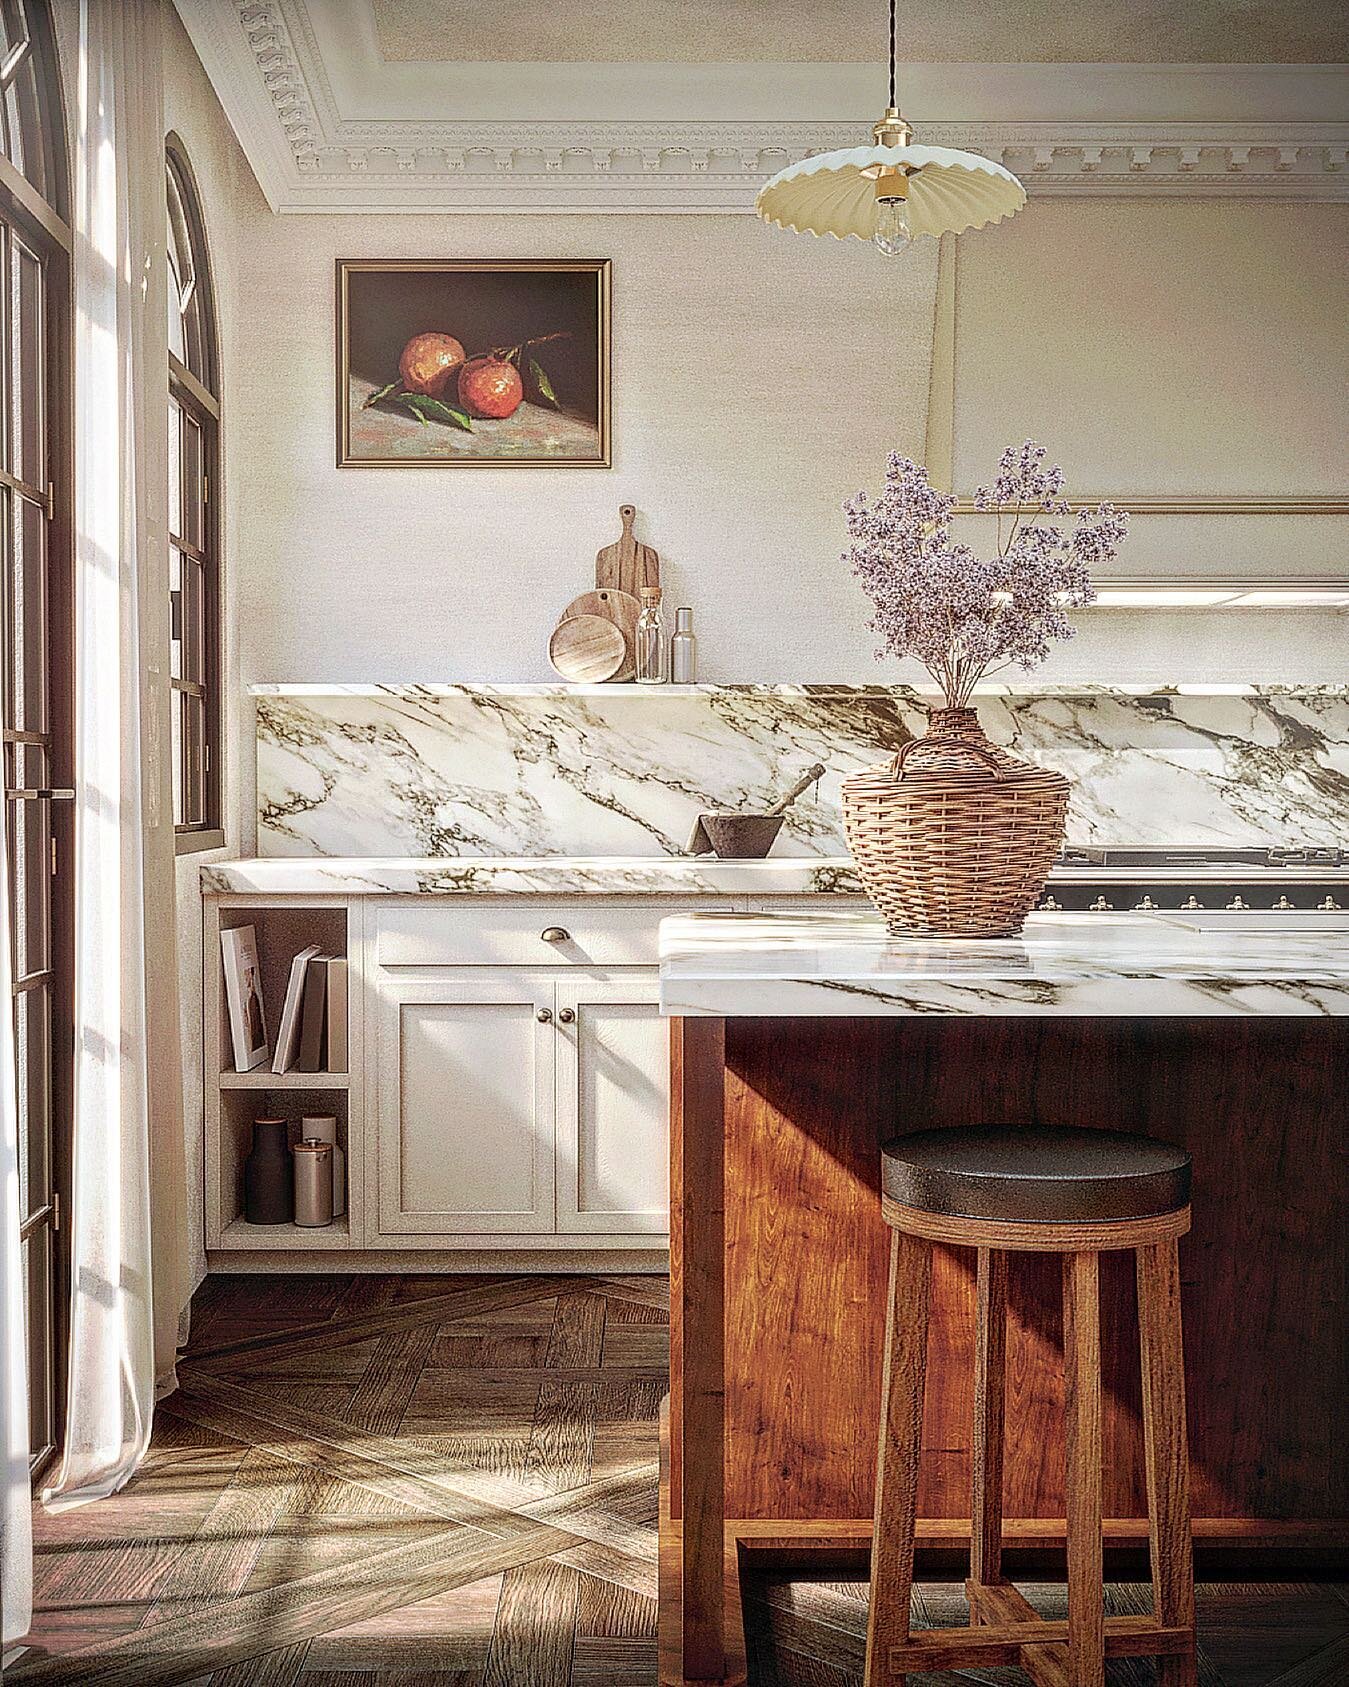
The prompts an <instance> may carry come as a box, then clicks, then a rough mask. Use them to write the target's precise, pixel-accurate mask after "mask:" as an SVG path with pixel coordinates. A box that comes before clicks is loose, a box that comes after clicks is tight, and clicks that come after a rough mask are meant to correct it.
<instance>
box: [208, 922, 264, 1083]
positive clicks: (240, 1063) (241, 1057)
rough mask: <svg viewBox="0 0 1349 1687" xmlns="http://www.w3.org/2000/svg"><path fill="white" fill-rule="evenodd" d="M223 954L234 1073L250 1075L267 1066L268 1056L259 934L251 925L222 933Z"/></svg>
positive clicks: (221, 946) (221, 945)
mask: <svg viewBox="0 0 1349 1687" xmlns="http://www.w3.org/2000/svg"><path fill="white" fill-rule="evenodd" d="M220 954H221V960H222V962H223V964H224V969H225V1000H226V1002H227V1004H228V1006H229V1020H230V1042H231V1044H232V1047H233V1052H234V1070H235V1071H236V1072H251V1071H252V1070H253V1068H254V1067H255V1066H262V1065H263V1064H265V1062H266V1059H267V1054H268V1049H267V1015H266V1012H265V1011H264V1009H263V1005H262V971H261V969H260V968H259V966H258V938H257V932H256V931H255V930H254V928H253V927H252V926H235V927H234V928H233V929H227V930H225V931H222V932H221V933H220Z"/></svg>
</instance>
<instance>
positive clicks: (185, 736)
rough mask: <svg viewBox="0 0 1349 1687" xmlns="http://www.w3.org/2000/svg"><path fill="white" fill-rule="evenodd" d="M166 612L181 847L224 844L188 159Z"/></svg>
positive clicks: (203, 282)
mask: <svg viewBox="0 0 1349 1687" xmlns="http://www.w3.org/2000/svg"><path fill="white" fill-rule="evenodd" d="M166 180H167V194H168V287H167V292H168V328H167V333H168V349H169V418H168V426H169V437H168V454H169V611H170V629H169V631H170V670H169V671H170V685H171V687H172V692H173V713H172V722H171V727H172V746H173V773H174V776H173V808H174V823H175V827H176V829H177V832H178V836H179V847H180V848H192V847H196V848H206V847H209V846H210V845H211V844H213V843H215V842H217V841H219V831H220V768H219V752H218V742H219V721H220V696H219V673H220V659H219V629H220V621H219V602H220V557H219V524H218V522H217V520H216V518H215V510H214V506H213V504H212V482H213V481H214V479H215V468H216V462H217V458H218V453H219V438H220V432H219V429H220V406H219V394H218V391H217V388H216V355H215V329H214V310H213V300H212V294H211V284H210V267H209V263H208V258H207V252H206V241H205V234H204V230H203V226H202V220H201V211H200V205H199V202H198V198H197V193H196V187H195V184H194V182H193V178H192V172H191V169H190V167H189V165H188V163H187V159H186V156H185V155H184V154H183V152H182V151H181V148H180V147H179V146H178V144H177V143H176V142H174V141H173V140H172V139H171V141H170V145H169V149H168V157H167V170H166Z"/></svg>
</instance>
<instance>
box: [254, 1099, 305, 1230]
mask: <svg viewBox="0 0 1349 1687" xmlns="http://www.w3.org/2000/svg"><path fill="white" fill-rule="evenodd" d="M288 1136H289V1127H288V1126H287V1124H286V1121H285V1120H284V1119H254V1121H253V1149H252V1152H251V1153H250V1154H249V1156H248V1158H247V1159H246V1160H245V1161H244V1217H245V1219H246V1220H247V1221H248V1223H249V1224H289V1223H290V1221H291V1219H292V1218H293V1217H294V1214H295V1197H294V1185H293V1181H292V1177H291V1167H290V1154H289V1153H288V1152H287V1138H288Z"/></svg>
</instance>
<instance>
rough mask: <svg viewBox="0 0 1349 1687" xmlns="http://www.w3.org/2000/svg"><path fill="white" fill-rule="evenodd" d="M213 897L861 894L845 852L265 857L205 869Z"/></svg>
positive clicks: (203, 879)
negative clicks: (733, 856) (719, 856)
mask: <svg viewBox="0 0 1349 1687" xmlns="http://www.w3.org/2000/svg"><path fill="white" fill-rule="evenodd" d="M201 888H202V890H203V891H204V892H205V893H206V894H207V895H208V896H238V895H250V896H251V895H271V896H659V897H672V896H750V897H755V896H830V895H850V896H855V895H860V894H861V889H862V887H861V884H860V882H859V881H858V878H857V871H856V868H855V867H854V866H853V864H852V862H851V860H850V859H849V858H848V857H847V856H846V855H845V856H813V855H807V856H801V855H796V856H789V855H781V856H774V857H773V858H772V859H771V860H765V861H718V860H716V859H715V857H711V856H708V857H705V858H699V859H696V860H691V859H689V858H688V857H687V856H683V857H681V856H669V855H655V856H595V855H592V856H579V855H578V856H565V855H551V856H515V857H509V856H471V855H456V856H442V857H438V858H437V857H424V858H423V857H416V856H408V857H403V858H399V857H394V856H368V857H364V858H362V857H355V856H346V857H339V856H259V857H256V858H254V859H251V860H240V861H213V862H210V863H208V864H207V865H205V866H204V867H203V868H202V870H201Z"/></svg>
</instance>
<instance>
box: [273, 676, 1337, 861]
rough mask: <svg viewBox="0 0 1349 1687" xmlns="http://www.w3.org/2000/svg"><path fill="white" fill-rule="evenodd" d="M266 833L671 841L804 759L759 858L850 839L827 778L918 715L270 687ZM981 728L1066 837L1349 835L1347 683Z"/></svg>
mask: <svg viewBox="0 0 1349 1687" xmlns="http://www.w3.org/2000/svg"><path fill="white" fill-rule="evenodd" d="M254 689H255V691H256V692H257V752H258V848H259V852H260V853H261V854H263V855H319V856H342V857H368V856H379V857H392V858H414V857H415V858H421V857H430V858H446V857H456V856H477V857H483V856H487V857H505V858H514V857H522V856H523V857H530V858H537V857H541V856H559V855H560V856H568V857H573V856H587V857H588V856H650V857H659V856H677V855H679V854H681V853H682V851H683V849H684V846H685V844H686V842H687V840H688V835H689V832H690V829H691V827H692V824H693V821H694V819H695V817H696V816H697V814H698V813H699V812H700V811H701V810H703V809H708V808H711V809H718V808H723V809H734V810H738V811H741V812H756V811H762V810H763V809H764V808H765V807H767V806H769V805H770V804H771V803H772V802H773V801H774V800H775V799H776V798H777V797H778V796H779V795H780V794H781V793H782V792H783V791H784V790H785V789H786V788H787V787H788V786H789V785H790V784H791V783H792V781H793V780H794V779H795V778H796V777H797V776H798V775H799V774H800V773H802V772H803V771H804V770H805V769H806V768H807V767H808V766H810V765H811V763H812V762H816V761H819V762H822V763H823V764H824V766H825V767H826V768H827V769H828V772H827V774H826V777H825V779H824V780H823V781H822V783H821V786H820V789H819V791H818V793H816V794H809V793H808V794H807V796H806V797H805V798H803V799H802V800H800V801H799V802H797V803H796V804H795V805H794V806H793V808H792V810H791V811H790V813H789V815H788V817H787V823H786V825H785V826H784V827H783V830H782V833H781V835H780V837H779V840H778V843H777V845H776V846H775V850H774V853H775V855H777V856H783V855H789V856H826V857H827V856H837V855H842V854H844V853H845V844H844V839H843V834H842V829H841V824H840V818H839V785H840V783H841V781H842V780H843V779H844V778H845V777H846V776H847V775H849V774H851V773H854V772H856V771H857V770H858V769H860V768H864V767H871V766H875V765H876V764H877V763H879V762H882V761H884V760H885V759H886V758H887V757H888V756H889V755H891V754H893V752H894V751H895V750H897V749H898V748H899V746H900V745H901V744H904V743H906V742H907V741H908V740H909V739H910V738H911V737H914V736H917V735H920V734H921V733H922V732H924V731H925V730H926V726H927V720H928V714H929V711H930V710H931V708H932V706H933V702H934V698H933V694H932V693H931V692H930V691H928V692H924V691H921V690H918V689H915V688H911V687H906V686H899V687H887V686H799V685H798V686H670V687H660V688H656V687H629V686H589V687H562V686H555V685H545V686H493V685H453V684H446V685H435V686H433V685H426V686H374V685H345V686H344V685H332V686H321V687H315V686H272V687H255V688H254ZM978 706H979V713H980V717H981V719H982V721H983V723H984V727H985V730H986V731H987V732H988V734H989V736H990V738H992V739H993V740H994V742H995V743H998V744H1002V745H1005V746H1006V747H1008V748H1009V749H1011V750H1013V751H1014V752H1016V753H1017V754H1019V755H1022V756H1025V757H1026V758H1027V759H1029V760H1032V761H1038V762H1042V763H1044V764H1045V765H1047V766H1051V767H1055V768H1058V769H1059V770H1060V771H1062V772H1063V773H1065V774H1067V776H1068V777H1069V778H1070V779H1071V780H1072V781H1073V794H1072V798H1071V801H1070V806H1069V822H1068V839H1069V842H1070V843H1077V844H1096V845H1106V844H1116V845H1155V846H1163V845H1195V846H1205V845H1207V846H1213V845H1216V844H1240V845H1248V846H1266V847H1267V846H1274V845H1288V844H1294V843H1297V844H1340V845H1343V844H1344V842H1345V840H1346V839H1349V687H1338V686H1337V687H1320V688H1313V689H1307V690H1296V689H1290V688H1287V687H1277V686H1271V687H1255V688H1252V687H1214V688H1198V687H1193V688H1184V687H1177V688H1175V689H1174V690H1171V691H1166V692H1158V691H1155V690H1146V691H1143V690H1133V689H1130V688H1128V687H1124V688H1120V687H1112V688H1089V687H1083V686H1044V687H1039V688H1037V689H1029V688H1023V687H1020V686H1010V685H1009V686H1001V687H990V688H989V689H988V691H987V692H986V693H985V694H982V695H981V696H980V697H979V699H978Z"/></svg>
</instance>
